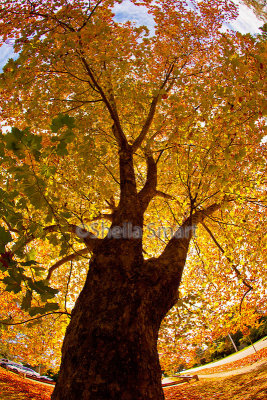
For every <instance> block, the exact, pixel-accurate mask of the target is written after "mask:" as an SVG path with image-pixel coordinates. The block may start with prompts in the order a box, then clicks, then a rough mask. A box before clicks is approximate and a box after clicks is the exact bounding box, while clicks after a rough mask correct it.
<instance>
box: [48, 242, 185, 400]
mask: <svg viewBox="0 0 267 400" xmlns="http://www.w3.org/2000/svg"><path fill="white" fill-rule="evenodd" d="M139 249H140V243H139V240H125V239H122V240H116V239H105V240H104V241H103V243H102V244H101V246H100V247H99V248H98V249H97V251H96V252H95V254H94V256H93V258H92V261H91V265H90V269H89V272H88V276H87V280H86V283H85V286H84V288H83V290H82V292H81V294H80V296H79V298H78V300H77V302H76V305H75V307H74V309H73V312H72V318H71V322H70V324H69V327H68V329H67V332H66V336H65V340H64V344H63V349H62V364H61V370H60V375H59V380H58V382H57V384H56V387H55V390H54V393H53V395H52V399H53V400H76V399H77V400H109V399H110V400H113V399H114V400H149V399H151V400H152V399H153V400H162V399H164V395H163V391H162V387H161V369H160V364H159V359H158V354H157V337H158V330H159V327H160V323H161V320H162V318H163V317H164V315H165V314H166V312H167V311H168V310H169V309H170V308H171V306H172V305H173V304H174V302H175V300H176V293H177V287H178V285H179V282H180V279H181V274H178V275H177V274H176V277H175V278H174V277H170V280H169V281H167V280H164V279H163V274H162V272H163V270H162V268H161V266H160V265H159V264H158V262H157V260H155V259H151V260H150V261H144V260H143V257H142V252H141V251H140V250H139ZM173 278H174V279H173Z"/></svg>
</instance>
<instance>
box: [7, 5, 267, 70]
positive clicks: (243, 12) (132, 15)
mask: <svg viewBox="0 0 267 400" xmlns="http://www.w3.org/2000/svg"><path fill="white" fill-rule="evenodd" d="M234 1H235V2H236V3H238V4H239V17H238V18H237V20H235V21H234V22H232V23H231V24H227V25H226V28H230V29H234V30H238V31H240V32H241V33H252V34H253V33H259V32H260V31H259V27H260V26H262V25H263V22H262V21H259V20H258V19H257V17H256V16H255V15H254V13H253V11H252V10H251V9H249V8H248V7H247V6H245V5H244V4H242V2H241V1H239V0H234ZM114 12H115V14H116V19H117V21H121V22H124V21H127V20H132V21H135V22H136V23H137V24H138V25H146V26H148V28H150V29H153V18H152V16H151V15H149V14H147V12H146V9H145V7H137V6H135V5H134V4H132V3H131V1H130V0H124V1H123V2H122V3H121V4H117V5H116V6H115V7H114ZM13 56H14V52H13V49H12V46H11V45H7V44H4V45H3V46H2V47H0V70H1V69H2V68H3V66H4V65H5V64H6V62H7V61H8V59H9V58H12V57H13Z"/></svg>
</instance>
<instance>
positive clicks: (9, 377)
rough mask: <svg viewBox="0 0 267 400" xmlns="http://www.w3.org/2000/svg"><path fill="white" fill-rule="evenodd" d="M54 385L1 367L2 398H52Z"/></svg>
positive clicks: (36, 399) (3, 399)
mask: <svg viewBox="0 0 267 400" xmlns="http://www.w3.org/2000/svg"><path fill="white" fill-rule="evenodd" d="M53 389H54V387H49V386H48V385H44V384H42V383H39V382H34V381H29V380H28V379H25V378H23V377H20V376H19V375H16V374H15V373H13V372H10V371H6V370H5V369H3V368H1V367H0V398H1V400H50V396H51V393H52V391H53Z"/></svg>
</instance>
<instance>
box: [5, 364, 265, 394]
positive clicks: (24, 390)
mask: <svg viewBox="0 0 267 400" xmlns="http://www.w3.org/2000/svg"><path fill="white" fill-rule="evenodd" d="M216 372H217V371H216ZM52 391H53V387H49V386H48V385H44V384H42V383H39V382H32V381H29V380H27V379H24V378H22V377H20V376H17V375H16V374H14V373H12V372H9V371H6V370H5V369H3V368H0V398H1V400H50V396H51V393H52ZM164 393H165V400H229V399H231V400H266V398H267V359H266V362H265V363H262V365H261V366H259V367H258V368H255V370H254V371H253V372H250V373H246V374H242V375H235V376H232V377H229V378H217V379H214V378H213V379H208V378H207V379H206V378H205V379H201V380H200V381H199V382H195V383H193V382H192V383H190V384H187V383H185V384H181V385H177V386H174V387H169V388H164Z"/></svg>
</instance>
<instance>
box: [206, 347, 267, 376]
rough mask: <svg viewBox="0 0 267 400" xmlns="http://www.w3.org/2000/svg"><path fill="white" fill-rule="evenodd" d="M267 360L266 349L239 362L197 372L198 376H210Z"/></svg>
mask: <svg viewBox="0 0 267 400" xmlns="http://www.w3.org/2000/svg"><path fill="white" fill-rule="evenodd" d="M265 358H266V359H267V348H264V349H261V350H259V351H257V352H256V353H254V354H250V355H249V356H247V357H244V358H241V359H240V360H237V361H233V362H230V363H227V364H223V365H219V366H217V367H213V368H205V369H203V370H201V372H199V374H200V375H210V374H217V373H218V372H225V371H232V370H234V369H238V368H242V367H247V366H248V365H252V364H254V363H255V362H257V361H259V360H262V359H265Z"/></svg>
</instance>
